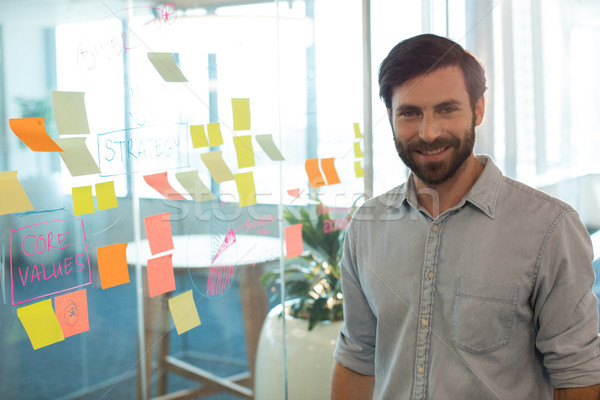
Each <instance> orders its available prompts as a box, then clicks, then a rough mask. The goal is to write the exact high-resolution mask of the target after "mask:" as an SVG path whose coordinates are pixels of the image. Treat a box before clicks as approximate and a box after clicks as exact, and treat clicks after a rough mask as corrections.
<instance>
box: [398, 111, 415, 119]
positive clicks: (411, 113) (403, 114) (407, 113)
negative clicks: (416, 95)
mask: <svg viewBox="0 0 600 400" xmlns="http://www.w3.org/2000/svg"><path fill="white" fill-rule="evenodd" d="M400 116H401V117H404V118H412V117H416V116H417V112H416V111H402V112H401V113H400Z"/></svg>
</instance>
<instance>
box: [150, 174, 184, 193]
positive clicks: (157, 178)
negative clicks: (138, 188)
mask: <svg viewBox="0 0 600 400" xmlns="http://www.w3.org/2000/svg"><path fill="white" fill-rule="evenodd" d="M144 180H145V181H146V183H147V184H148V185H150V187H152V188H153V189H154V190H156V191H157V192H158V193H160V194H162V195H163V197H164V198H165V199H167V200H185V197H183V196H182V195H181V194H180V193H179V192H178V191H177V190H175V189H174V188H173V187H172V186H171V184H170V183H169V178H168V175H167V173H166V172H159V173H158V174H152V175H144Z"/></svg>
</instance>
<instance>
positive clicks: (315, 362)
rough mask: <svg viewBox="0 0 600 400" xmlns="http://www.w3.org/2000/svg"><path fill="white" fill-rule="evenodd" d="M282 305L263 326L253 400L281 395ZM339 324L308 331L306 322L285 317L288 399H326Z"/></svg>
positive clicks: (324, 323) (276, 398)
mask: <svg viewBox="0 0 600 400" xmlns="http://www.w3.org/2000/svg"><path fill="white" fill-rule="evenodd" d="M281 310H282V307H281V305H278V306H276V307H274V308H273V309H272V310H271V311H270V312H269V314H268V315H267V318H266V319H265V322H264V324H263V327H262V330H261V333H260V338H259V341H258V350H257V355H256V368H255V370H254V371H255V377H254V399H255V400H280V399H283V398H284V392H283V390H284V389H283V361H282V344H281V325H282V324H281V317H280V314H281ZM341 325H342V321H334V322H330V321H322V322H319V323H318V324H317V325H316V326H315V327H314V328H313V329H312V330H311V331H309V330H308V321H307V320H305V319H298V318H294V317H290V316H286V335H285V341H286V356H287V363H286V366H287V392H288V400H307V399H310V400H320V399H323V400H329V399H330V397H331V376H332V373H333V367H334V365H335V360H334V358H333V350H334V348H335V343H336V340H337V335H338V332H339V330H340V327H341Z"/></svg>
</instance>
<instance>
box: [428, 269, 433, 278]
mask: <svg viewBox="0 0 600 400" xmlns="http://www.w3.org/2000/svg"><path fill="white" fill-rule="evenodd" d="M427 277H428V278H429V279H433V272H431V271H430V272H428V273H427Z"/></svg>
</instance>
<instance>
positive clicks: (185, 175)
mask: <svg viewBox="0 0 600 400" xmlns="http://www.w3.org/2000/svg"><path fill="white" fill-rule="evenodd" d="M175 178H177V180H178V181H179V183H180V184H181V186H183V187H184V189H185V190H186V191H187V192H188V194H189V195H190V196H192V199H194V201H198V202H201V201H210V200H214V199H216V197H215V195H214V194H212V192H211V191H210V189H209V188H208V187H207V186H206V185H205V184H204V182H202V180H200V178H199V177H198V171H196V170H194V171H186V172H178V173H176V174H175Z"/></svg>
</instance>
